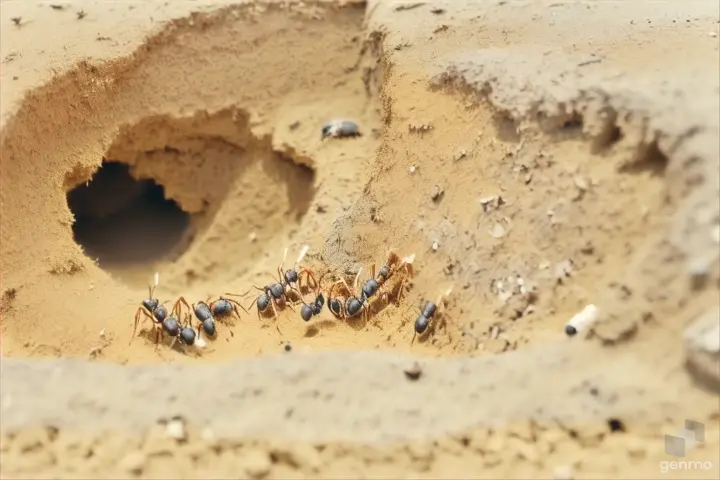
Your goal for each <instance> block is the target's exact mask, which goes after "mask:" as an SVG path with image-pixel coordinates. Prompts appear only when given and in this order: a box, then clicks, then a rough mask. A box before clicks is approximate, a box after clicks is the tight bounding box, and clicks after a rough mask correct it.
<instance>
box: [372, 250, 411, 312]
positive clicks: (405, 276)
mask: <svg viewBox="0 0 720 480" xmlns="http://www.w3.org/2000/svg"><path fill="white" fill-rule="evenodd" d="M414 260H415V255H414V254H413V255H409V256H407V257H405V258H400V256H399V255H398V254H397V253H395V252H393V251H390V253H389V254H388V258H387V261H386V262H385V264H384V265H383V266H382V267H381V268H380V271H379V272H378V274H377V276H375V264H373V265H372V268H371V271H372V280H374V282H373V281H372V280H368V281H366V282H365V285H363V291H364V290H365V287H366V286H367V287H368V288H369V289H370V290H368V291H373V295H374V294H375V291H377V289H378V288H380V287H382V286H383V285H384V284H385V282H387V281H388V280H389V279H390V278H392V277H393V275H395V274H396V273H401V274H402V279H401V281H400V284H399V285H398V286H397V288H396V289H395V291H396V292H397V295H396V296H395V297H396V301H398V302H399V301H400V298H401V297H402V295H403V293H404V292H405V285H406V283H407V282H408V281H409V280H410V278H411V277H412V276H413V275H415V271H414V269H413V261H414ZM373 288H374V290H372V289H373ZM383 298H384V299H385V300H386V301H387V299H388V294H387V293H384V294H383Z"/></svg>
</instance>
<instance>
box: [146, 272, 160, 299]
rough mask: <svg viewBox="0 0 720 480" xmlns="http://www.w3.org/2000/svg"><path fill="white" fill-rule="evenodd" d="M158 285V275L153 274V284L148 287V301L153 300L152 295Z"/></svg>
mask: <svg viewBox="0 0 720 480" xmlns="http://www.w3.org/2000/svg"><path fill="white" fill-rule="evenodd" d="M158 283H160V273H158V272H155V278H154V282H153V284H152V287H151V286H148V293H149V296H148V298H150V299H152V298H153V293H154V292H155V287H157V286H158Z"/></svg>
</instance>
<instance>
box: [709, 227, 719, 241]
mask: <svg viewBox="0 0 720 480" xmlns="http://www.w3.org/2000/svg"><path fill="white" fill-rule="evenodd" d="M710 235H711V237H712V239H713V240H714V241H715V243H720V225H715V228H713V229H712V233H711V234H710Z"/></svg>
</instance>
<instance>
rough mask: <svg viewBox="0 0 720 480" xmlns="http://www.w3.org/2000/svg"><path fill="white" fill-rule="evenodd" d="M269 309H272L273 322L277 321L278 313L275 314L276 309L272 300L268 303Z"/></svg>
mask: <svg viewBox="0 0 720 480" xmlns="http://www.w3.org/2000/svg"><path fill="white" fill-rule="evenodd" d="M270 307H272V311H273V316H274V317H275V320H277V319H278V313H277V309H276V308H275V300H274V299H273V300H271V301H270ZM259 316H260V311H259V310H258V317H259Z"/></svg>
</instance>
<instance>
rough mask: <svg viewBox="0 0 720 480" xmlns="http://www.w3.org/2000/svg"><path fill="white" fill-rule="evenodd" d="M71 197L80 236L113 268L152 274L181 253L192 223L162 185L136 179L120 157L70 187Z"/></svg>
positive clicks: (91, 251) (89, 249)
mask: <svg viewBox="0 0 720 480" xmlns="http://www.w3.org/2000/svg"><path fill="white" fill-rule="evenodd" d="M67 201H68V206H69V208H70V211H71V212H72V213H73V215H74V216H75V223H74V224H73V236H74V238H75V241H76V242H77V243H78V244H79V245H80V246H82V247H83V249H84V251H85V253H86V254H87V255H88V256H89V257H90V258H92V259H97V261H98V264H99V266H100V267H101V268H103V269H105V270H107V271H109V272H110V273H117V272H118V271H127V270H132V269H136V270H144V272H143V273H147V270H148V268H149V267H152V266H153V265H154V264H155V263H156V262H159V261H162V260H167V259H168V257H169V256H170V255H172V254H177V253H178V252H177V250H178V247H179V245H181V244H182V242H183V239H184V238H185V236H186V233H187V231H188V229H189V225H190V216H189V215H188V214H187V213H186V212H184V211H182V210H181V209H180V207H179V206H178V205H177V203H175V202H174V201H172V200H168V199H166V198H165V192H164V189H163V187H162V186H161V185H158V184H157V183H155V182H154V181H152V180H136V179H135V178H133V177H132V175H131V174H130V168H129V166H128V165H126V164H123V163H118V162H104V163H103V164H102V166H101V167H100V168H99V169H98V171H97V172H96V173H95V175H93V177H92V179H91V180H90V181H89V182H87V183H84V184H81V185H80V186H78V187H76V188H74V189H72V190H70V191H69V192H68V194H67ZM143 267H145V268H143Z"/></svg>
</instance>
